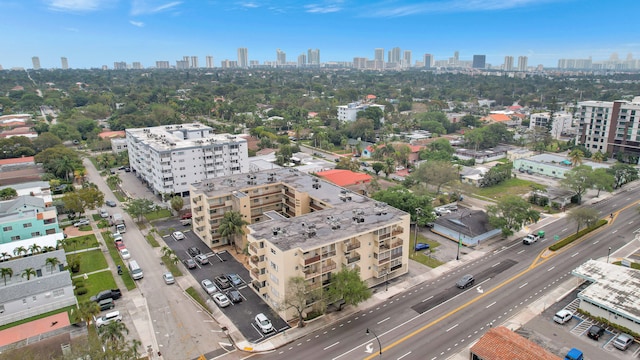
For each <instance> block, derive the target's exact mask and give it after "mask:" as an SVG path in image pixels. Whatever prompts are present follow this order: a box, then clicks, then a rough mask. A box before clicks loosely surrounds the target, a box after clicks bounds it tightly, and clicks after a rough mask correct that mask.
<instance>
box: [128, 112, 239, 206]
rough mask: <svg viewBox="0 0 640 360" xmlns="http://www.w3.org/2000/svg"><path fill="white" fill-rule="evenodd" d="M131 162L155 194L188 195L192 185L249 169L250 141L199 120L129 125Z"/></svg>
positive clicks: (136, 172) (132, 167) (133, 169)
mask: <svg viewBox="0 0 640 360" xmlns="http://www.w3.org/2000/svg"><path fill="white" fill-rule="evenodd" d="M125 133H126V139H127V149H128V151H129V164H130V165H131V169H132V171H134V172H135V174H136V176H137V177H138V178H140V179H142V180H143V181H144V182H146V183H147V184H148V185H149V187H150V188H151V189H152V190H153V191H154V192H155V193H156V194H179V195H183V196H186V195H188V193H189V185H190V184H192V183H195V182H199V181H203V180H206V179H211V178H217V177H221V176H226V175H231V174H241V173H246V172H248V171H249V160H248V150H247V141H246V140H245V139H244V138H243V137H241V136H239V135H230V134H214V132H213V129H212V128H211V127H209V126H205V125H202V124H199V123H191V124H181V125H169V126H157V127H151V128H138V129H126V130H125Z"/></svg>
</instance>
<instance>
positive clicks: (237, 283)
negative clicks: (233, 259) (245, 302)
mask: <svg viewBox="0 0 640 360" xmlns="http://www.w3.org/2000/svg"><path fill="white" fill-rule="evenodd" d="M227 279H229V281H230V282H231V283H232V284H233V286H240V285H242V284H244V280H242V278H241V277H240V276H238V274H227Z"/></svg>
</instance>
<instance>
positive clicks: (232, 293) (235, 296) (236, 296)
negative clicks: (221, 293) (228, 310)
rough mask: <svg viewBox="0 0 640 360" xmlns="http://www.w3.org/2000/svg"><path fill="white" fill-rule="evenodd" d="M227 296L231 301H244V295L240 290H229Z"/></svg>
mask: <svg viewBox="0 0 640 360" xmlns="http://www.w3.org/2000/svg"><path fill="white" fill-rule="evenodd" d="M227 297H228V298H229V300H231V302H234V303H239V302H241V301H242V295H240V291H238V290H235V289H232V290H229V291H227Z"/></svg>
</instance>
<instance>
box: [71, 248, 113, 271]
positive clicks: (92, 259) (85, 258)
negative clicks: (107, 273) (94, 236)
mask: <svg viewBox="0 0 640 360" xmlns="http://www.w3.org/2000/svg"><path fill="white" fill-rule="evenodd" d="M74 257H77V258H78V259H80V272H79V273H78V274H84V273H90V272H93V271H97V270H101V269H106V268H107V267H108V265H107V260H105V258H104V255H102V250H91V251H86V252H81V253H77V254H73V255H68V256H67V261H71V259H72V258H74ZM76 275H77V274H76Z"/></svg>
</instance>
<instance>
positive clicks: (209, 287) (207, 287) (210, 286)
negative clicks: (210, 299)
mask: <svg viewBox="0 0 640 360" xmlns="http://www.w3.org/2000/svg"><path fill="white" fill-rule="evenodd" d="M200 284H201V285H202V288H203V289H204V291H206V292H207V294H209V295H212V294H215V293H217V292H218V288H217V287H216V285H215V284H214V283H213V281H211V280H209V279H204V280H202V282H200Z"/></svg>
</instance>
